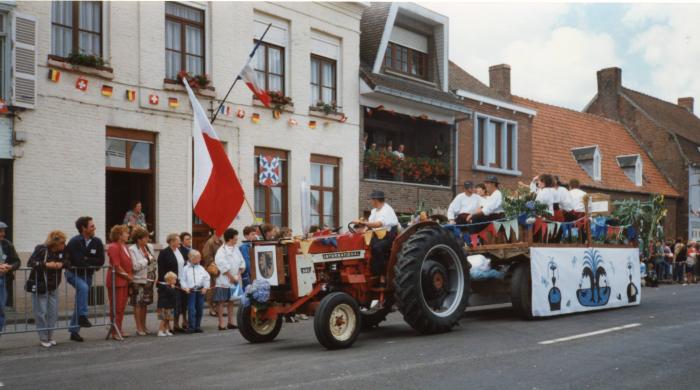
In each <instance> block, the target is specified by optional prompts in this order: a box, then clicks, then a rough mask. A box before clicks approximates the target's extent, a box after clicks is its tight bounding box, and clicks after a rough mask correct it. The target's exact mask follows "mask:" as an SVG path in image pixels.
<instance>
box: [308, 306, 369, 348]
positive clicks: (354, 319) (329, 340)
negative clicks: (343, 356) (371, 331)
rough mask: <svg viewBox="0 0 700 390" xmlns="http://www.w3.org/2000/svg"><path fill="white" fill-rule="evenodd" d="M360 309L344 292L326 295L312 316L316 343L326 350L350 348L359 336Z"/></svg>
mask: <svg viewBox="0 0 700 390" xmlns="http://www.w3.org/2000/svg"><path fill="white" fill-rule="evenodd" d="M361 321H362V320H361V317H360V307H359V305H358V304H357V301H356V300H355V299H354V298H353V297H351V296H350V295H349V294H346V293H344V292H334V293H330V294H328V295H326V296H325V297H323V299H322V300H321V303H320V305H319V307H318V310H316V314H314V332H315V333H316V338H317V339H318V342H319V343H321V345H323V346H324V347H326V348H328V349H341V348H348V347H350V346H351V345H352V344H353V343H354V342H355V340H356V339H357V336H358V335H359V334H360V323H361Z"/></svg>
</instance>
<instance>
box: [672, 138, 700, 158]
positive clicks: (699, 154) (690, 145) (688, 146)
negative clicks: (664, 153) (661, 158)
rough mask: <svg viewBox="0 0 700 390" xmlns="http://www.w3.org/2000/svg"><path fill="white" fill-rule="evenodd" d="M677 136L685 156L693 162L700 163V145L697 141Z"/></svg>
mask: <svg viewBox="0 0 700 390" xmlns="http://www.w3.org/2000/svg"><path fill="white" fill-rule="evenodd" d="M676 138H677V139H678V145H680V147H681V152H682V153H683V157H685V158H686V159H687V160H688V161H689V162H690V163H691V164H695V165H700V150H699V149H698V148H699V147H700V145H698V144H697V143H695V142H692V141H688V140H687V139H685V138H684V137H676Z"/></svg>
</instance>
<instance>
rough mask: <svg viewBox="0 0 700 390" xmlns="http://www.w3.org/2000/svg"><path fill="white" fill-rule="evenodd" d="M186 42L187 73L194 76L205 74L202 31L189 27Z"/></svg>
mask: <svg viewBox="0 0 700 390" xmlns="http://www.w3.org/2000/svg"><path fill="white" fill-rule="evenodd" d="M185 35H186V37H185V40H186V45H187V71H188V72H192V74H194V75H201V74H203V73H204V69H203V68H202V67H203V61H202V59H203V56H204V48H203V47H202V29H200V28H198V27H192V26H187V27H186V29H185Z"/></svg>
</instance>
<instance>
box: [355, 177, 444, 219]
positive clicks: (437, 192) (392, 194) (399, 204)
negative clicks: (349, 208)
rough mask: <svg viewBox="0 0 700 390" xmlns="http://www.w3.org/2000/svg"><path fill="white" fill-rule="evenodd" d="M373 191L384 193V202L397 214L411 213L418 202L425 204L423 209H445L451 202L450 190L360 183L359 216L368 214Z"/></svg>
mask: <svg viewBox="0 0 700 390" xmlns="http://www.w3.org/2000/svg"><path fill="white" fill-rule="evenodd" d="M374 190H379V191H384V194H385V196H386V201H387V203H389V204H390V205H391V207H393V208H394V210H395V211H396V213H397V214H399V213H406V214H408V213H413V212H415V211H416V209H417V208H418V205H419V203H420V202H425V207H426V208H427V209H428V210H430V209H435V208H443V209H447V206H449V205H450V202H451V201H452V198H453V196H452V194H453V193H452V190H451V189H449V188H438V187H431V186H419V185H411V184H400V183H391V182H385V181H377V180H361V181H360V198H359V207H360V209H359V210H360V214H362V213H369V211H370V210H371V206H370V204H369V195H370V193H372V191H374Z"/></svg>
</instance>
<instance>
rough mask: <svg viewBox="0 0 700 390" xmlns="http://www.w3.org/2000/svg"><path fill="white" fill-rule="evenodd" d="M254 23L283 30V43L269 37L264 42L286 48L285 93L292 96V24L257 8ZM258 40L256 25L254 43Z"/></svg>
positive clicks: (254, 11) (254, 13) (254, 10)
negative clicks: (269, 25) (270, 25)
mask: <svg viewBox="0 0 700 390" xmlns="http://www.w3.org/2000/svg"><path fill="white" fill-rule="evenodd" d="M253 23H261V24H264V25H268V24H270V23H272V27H271V28H270V29H277V30H281V31H283V32H284V39H283V40H282V41H278V40H270V37H269V36H266V37H265V39H264V40H263V41H264V42H267V43H271V44H273V45H276V46H280V47H283V48H284V93H285V95H287V96H291V95H292V94H291V81H290V79H291V78H292V74H291V72H290V69H291V66H290V62H291V44H290V39H291V37H290V34H291V22H290V21H289V20H286V19H282V18H278V17H276V16H272V15H270V14H268V13H267V12H265V11H263V10H261V9H258V8H255V9H253ZM268 34H269V33H268ZM256 39H260V36H258V32H257V31H255V25H254V26H253V41H255V40H256ZM253 41H251V45H252V44H253ZM251 47H252V46H251ZM253 64H254V62H253ZM252 66H253V67H254V65H252ZM309 66H311V65H309Z"/></svg>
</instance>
